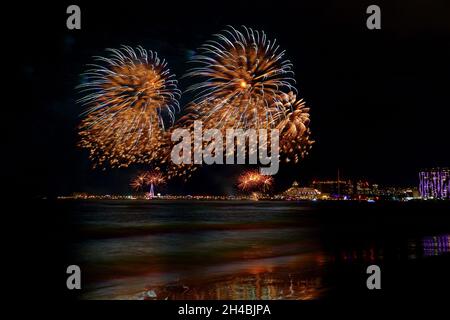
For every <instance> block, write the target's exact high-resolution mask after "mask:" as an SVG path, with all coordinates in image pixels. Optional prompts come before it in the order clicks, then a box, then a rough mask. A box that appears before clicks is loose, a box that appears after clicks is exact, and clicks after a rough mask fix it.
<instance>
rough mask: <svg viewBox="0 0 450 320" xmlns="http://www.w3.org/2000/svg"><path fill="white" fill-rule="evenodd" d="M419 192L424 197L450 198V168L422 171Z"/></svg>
mask: <svg viewBox="0 0 450 320" xmlns="http://www.w3.org/2000/svg"><path fill="white" fill-rule="evenodd" d="M419 192H420V196H421V197H422V198H424V199H450V169H449V168H435V169H427V170H423V171H420V172H419Z"/></svg>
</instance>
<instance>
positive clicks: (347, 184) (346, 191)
mask: <svg viewBox="0 0 450 320" xmlns="http://www.w3.org/2000/svg"><path fill="white" fill-rule="evenodd" d="M312 187H313V188H314V189H317V190H318V191H320V193H324V194H328V195H330V196H349V195H352V194H353V184H352V182H351V181H350V180H339V181H335V180H325V181H319V180H314V181H313V182H312Z"/></svg>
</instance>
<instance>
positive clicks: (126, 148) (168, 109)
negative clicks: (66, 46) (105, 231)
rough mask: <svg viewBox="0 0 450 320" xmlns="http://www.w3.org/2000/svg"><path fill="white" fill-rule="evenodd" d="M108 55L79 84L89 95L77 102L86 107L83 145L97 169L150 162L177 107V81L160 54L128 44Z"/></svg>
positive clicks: (82, 127) (81, 130)
mask: <svg viewBox="0 0 450 320" xmlns="http://www.w3.org/2000/svg"><path fill="white" fill-rule="evenodd" d="M107 51H108V52H109V53H110V55H109V57H96V60H97V61H98V62H99V63H100V64H94V65H91V67H92V68H91V69H89V70H87V71H86V72H85V73H84V76H85V78H86V82H85V83H83V84H81V85H80V86H79V88H80V89H81V90H82V92H84V93H85V94H86V95H85V96H84V97H83V98H81V99H80V100H79V102H80V103H82V104H83V106H85V107H87V110H86V111H85V112H84V114H83V115H86V117H85V118H84V119H83V120H82V122H81V125H80V132H79V134H80V137H81V141H80V143H79V145H80V146H81V147H82V148H85V149H88V150H89V152H90V158H91V159H92V160H93V161H94V163H95V165H100V166H103V165H105V164H109V165H110V166H112V167H126V166H128V165H129V164H131V163H148V162H150V161H151V160H152V159H154V157H155V153H156V152H157V149H158V145H159V144H160V143H161V140H162V139H164V138H165V129H166V124H165V122H167V121H168V122H170V123H173V121H174V119H175V111H176V110H177V109H178V108H179V105H178V98H179V96H180V91H179V90H178V89H177V81H176V80H175V79H174V75H172V74H170V71H169V69H168V68H167V63H166V62H165V60H161V59H160V58H159V57H158V55H157V53H156V52H153V51H147V50H144V49H143V48H142V47H137V48H136V50H134V49H133V48H130V47H127V46H123V47H122V48H121V49H107Z"/></svg>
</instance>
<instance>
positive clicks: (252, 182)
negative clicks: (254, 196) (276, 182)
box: [238, 170, 273, 192]
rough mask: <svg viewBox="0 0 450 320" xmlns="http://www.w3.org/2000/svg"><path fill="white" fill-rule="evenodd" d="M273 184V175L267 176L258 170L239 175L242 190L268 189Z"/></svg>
mask: <svg viewBox="0 0 450 320" xmlns="http://www.w3.org/2000/svg"><path fill="white" fill-rule="evenodd" d="M272 184H273V178H272V177H271V176H265V175H262V174H260V173H259V171H258V170H251V171H247V172H244V173H243V174H241V175H240V176H239V179H238V188H239V189H241V190H242V191H264V192H266V191H268V190H269V189H270V188H271V187H272Z"/></svg>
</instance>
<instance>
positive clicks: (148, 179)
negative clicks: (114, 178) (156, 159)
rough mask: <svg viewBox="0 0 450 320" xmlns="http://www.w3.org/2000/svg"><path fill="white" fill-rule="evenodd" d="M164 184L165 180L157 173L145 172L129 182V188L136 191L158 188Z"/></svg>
mask: <svg viewBox="0 0 450 320" xmlns="http://www.w3.org/2000/svg"><path fill="white" fill-rule="evenodd" d="M165 183H166V178H165V177H164V175H163V174H162V173H161V172H159V171H146V172H141V173H139V174H138V175H137V176H136V177H135V178H133V179H132V180H131V183H130V186H131V187H132V188H133V189H134V190H136V191H139V190H143V189H144V188H145V187H147V186H151V185H153V186H160V185H163V184H165Z"/></svg>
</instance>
